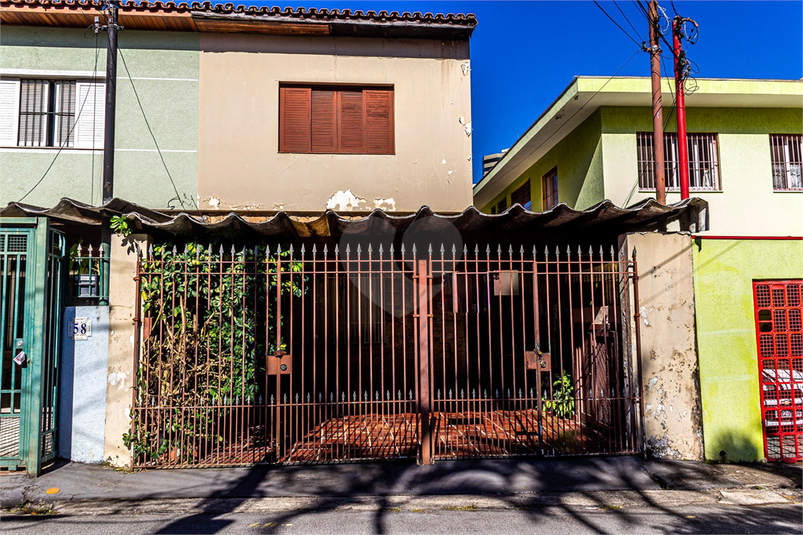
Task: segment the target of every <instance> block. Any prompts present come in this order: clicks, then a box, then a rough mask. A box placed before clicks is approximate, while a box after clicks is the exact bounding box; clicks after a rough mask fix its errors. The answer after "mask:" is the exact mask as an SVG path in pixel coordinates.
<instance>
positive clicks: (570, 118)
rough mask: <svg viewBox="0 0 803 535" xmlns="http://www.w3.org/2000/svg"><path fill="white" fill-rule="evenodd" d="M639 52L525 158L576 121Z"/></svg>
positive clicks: (639, 50) (527, 155)
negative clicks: (573, 120)
mask: <svg viewBox="0 0 803 535" xmlns="http://www.w3.org/2000/svg"><path fill="white" fill-rule="evenodd" d="M639 52H643V50H642V48H641V45H639V49H638V50H636V51H635V52H634V53H633V55H632V56H630V57H629V58H628V59H627V61H625V62H624V63H623V64H622V66H621V67H619V68H618V69H617V70H616V72H615V73H613V74H612V75H611V77H610V78H608V80H606V81H605V83H604V84H602V87H600V88H599V89H597V91H596V92H595V93H594V94H593V95H591V97H590V98H589V99H588V100H586V101H585V103H584V104H583V105H582V106H580V107H579V108H578V109H577V111H575V112H574V113H573V114H572V116H571V117H569V118H568V119H567V120H566V121H564V122H563V124H561V125H560V126H559V127H558V128H557V129H555V131H554V132H552V133H551V134H549V136H548V137H547V138H546V139H545V140H544V141H542V142H541V144H540V145H538V146H537V147H535V148H534V149H532V150H531V151H530V152H528V153H527V154H526V155H525V156H524V157H525V158H527V157H529V156H530V155H531V154H532V153H534V152H535V151H537V150H538V149H540V148H541V147H543V146H544V144H545V143H546V142H547V141H549V140H550V139H552V136H554V135H555V134H557V133H558V132H560V131H561V130H562V129H563V127H565V126H566V125H567V124H569V123H570V122H571V120H572V119H574V117H575V115H577V114H578V113H580V112H581V111H583V109H584V108H585V107H586V106H587V105H588V103H589V102H591V101H592V100H594V97H596V96H597V95H599V93H600V92H601V91H602V90H603V89H605V86H607V85H608V84H609V83H610V82H611V80H613V79H614V78H616V75H617V74H619V73H620V72H622V69H624V68H625V67H627V65H628V63H630V62H631V61H633V58H635V57H636V56H637V55H638V53H639ZM509 153H510V151H508V154H509ZM497 165H498V163H497Z"/></svg>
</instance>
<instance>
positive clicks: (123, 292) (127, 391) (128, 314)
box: [104, 234, 149, 467]
mask: <svg viewBox="0 0 803 535" xmlns="http://www.w3.org/2000/svg"><path fill="white" fill-rule="evenodd" d="M148 245H149V237H148V236H146V235H144V234H132V235H131V236H128V237H127V238H123V237H121V236H117V235H113V236H112V244H111V258H110V272H111V274H110V277H109V364H108V374H107V377H106V437H105V440H106V444H105V448H104V449H105V452H104V456H105V458H106V461H107V462H109V463H110V464H112V465H113V466H119V467H127V466H129V464H130V462H131V452H130V451H129V450H128V448H126V447H125V444H124V443H123V434H124V433H128V432H130V431H131V402H132V389H133V386H134V381H135V377H134V362H135V358H136V357H135V355H134V336H135V330H134V313H135V309H134V308H135V305H136V302H137V299H136V281H135V280H134V278H135V277H136V272H137V246H139V248H141V249H142V250H143V251H145V250H146V249H147V247H148Z"/></svg>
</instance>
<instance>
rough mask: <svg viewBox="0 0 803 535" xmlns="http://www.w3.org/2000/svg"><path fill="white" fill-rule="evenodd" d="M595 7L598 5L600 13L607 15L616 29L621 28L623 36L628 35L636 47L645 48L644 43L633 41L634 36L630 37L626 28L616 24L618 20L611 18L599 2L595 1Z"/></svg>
mask: <svg viewBox="0 0 803 535" xmlns="http://www.w3.org/2000/svg"><path fill="white" fill-rule="evenodd" d="M594 5H596V6H597V7H598V8H599V9H600V11H602V12H603V13H605V16H606V17H608V18H609V19H610V21H611V22H613V23H614V24H615V25H616V27H617V28H619V29H620V30H622V33H623V34H625V35H626V36H627V37H628V38H629V39H630V40H631V41H633V42H634V43H636V45H638V46H640V47H643V46H644V43H639V42H638V41H636V40H635V39H633V36H632V35H630V34H629V33H628V32H627V31H626V30H625V29H624V28H622V27H621V26H620V25H619V23H618V22H616V20H614V18H613V17H611V16H610V15H609V14H608V12H607V11H605V9H604V8H603V7H602V6H601V5H599V3H598V2H597V0H594ZM636 35H638V32H636Z"/></svg>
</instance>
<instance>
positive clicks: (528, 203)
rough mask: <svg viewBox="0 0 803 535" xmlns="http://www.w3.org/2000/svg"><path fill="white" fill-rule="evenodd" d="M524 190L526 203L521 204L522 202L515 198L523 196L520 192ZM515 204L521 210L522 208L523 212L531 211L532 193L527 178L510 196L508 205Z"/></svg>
mask: <svg viewBox="0 0 803 535" xmlns="http://www.w3.org/2000/svg"><path fill="white" fill-rule="evenodd" d="M525 189H526V190H527V201H526V202H524V203H522V202H520V199H517V197H519V196H522V195H523V193H522V192H523V191H524V190H525ZM516 203H519V204H520V205H521V206H522V208H524V209H525V210H531V209H532V207H533V193H532V185H531V184H530V179H529V178H527V180H526V181H524V183H522V185H521V186H519V187H518V188H516V189H515V190H513V193H511V194H510V204H511V206H512V205H514V204H516Z"/></svg>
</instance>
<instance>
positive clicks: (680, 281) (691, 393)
mask: <svg viewBox="0 0 803 535" xmlns="http://www.w3.org/2000/svg"><path fill="white" fill-rule="evenodd" d="M621 243H622V248H625V249H626V250H627V253H628V256H629V255H630V254H632V252H633V249H636V251H637V260H638V276H639V300H640V302H639V303H638V311H639V314H640V318H639V321H640V326H641V355H638V356H637V357H638V358H637V362H639V363H640V365H641V367H642V368H641V369H642V380H643V385H642V388H643V392H644V419H645V422H644V427H645V429H644V430H645V437H646V440H647V450H648V452H649V453H650V454H651V455H652V456H655V457H659V458H669V459H702V456H703V438H702V410H701V403H700V381H699V375H698V363H697V347H696V342H695V340H696V337H695V308H694V281H693V278H692V277H693V264H692V240H691V236H690V235H688V234H681V233H667V234H661V233H657V232H654V233H634V234H628V235H627V236H623V237H622V239H621ZM631 348H632V349H633V350H634V352H635V344H634V343H633V344H631Z"/></svg>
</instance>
